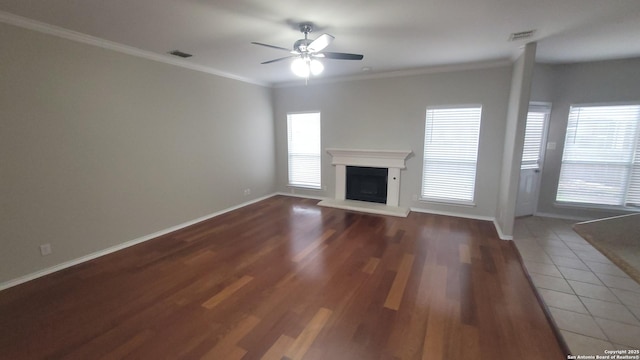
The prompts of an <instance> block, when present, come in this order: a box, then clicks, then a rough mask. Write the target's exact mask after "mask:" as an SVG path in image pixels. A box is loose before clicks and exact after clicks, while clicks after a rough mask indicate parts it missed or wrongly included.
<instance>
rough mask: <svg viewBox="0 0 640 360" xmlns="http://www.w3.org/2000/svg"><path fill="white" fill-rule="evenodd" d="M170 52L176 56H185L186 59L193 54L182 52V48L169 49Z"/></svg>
mask: <svg viewBox="0 0 640 360" xmlns="http://www.w3.org/2000/svg"><path fill="white" fill-rule="evenodd" d="M169 54H171V55H174V56H179V57H181V58H184V59H186V58H190V57H192V56H193V55H191V54H187V53H186V52H182V51H180V50H173V51H169Z"/></svg>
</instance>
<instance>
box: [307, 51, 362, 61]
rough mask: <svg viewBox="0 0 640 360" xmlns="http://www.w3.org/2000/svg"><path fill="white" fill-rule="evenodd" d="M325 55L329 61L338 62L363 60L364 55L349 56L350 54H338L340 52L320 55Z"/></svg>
mask: <svg viewBox="0 0 640 360" xmlns="http://www.w3.org/2000/svg"><path fill="white" fill-rule="evenodd" d="M320 54H322V55H324V57H325V58H327V59H336V60H362V59H363V58H364V55H360V54H348V53H338V52H322V53H319V54H318V55H320Z"/></svg>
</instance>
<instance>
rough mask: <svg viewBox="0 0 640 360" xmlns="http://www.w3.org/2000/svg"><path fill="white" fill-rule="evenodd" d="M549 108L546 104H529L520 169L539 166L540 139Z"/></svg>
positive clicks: (542, 136)
mask: <svg viewBox="0 0 640 360" xmlns="http://www.w3.org/2000/svg"><path fill="white" fill-rule="evenodd" d="M550 111H551V109H550V107H549V106H548V105H530V106H529V112H528V113H527V127H526V130H525V134H524V148H523V150H522V164H521V169H522V170H526V169H532V170H536V169H539V168H540V161H541V159H540V156H541V154H542V140H543V139H544V130H545V125H546V123H547V119H548V117H549V113H550Z"/></svg>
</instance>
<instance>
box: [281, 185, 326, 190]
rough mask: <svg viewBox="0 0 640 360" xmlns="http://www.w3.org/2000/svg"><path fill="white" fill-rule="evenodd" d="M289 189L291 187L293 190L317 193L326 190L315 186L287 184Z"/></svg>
mask: <svg viewBox="0 0 640 360" xmlns="http://www.w3.org/2000/svg"><path fill="white" fill-rule="evenodd" d="M287 187H290V188H292V189H303V190H316V191H323V190H324V189H323V188H322V186H319V187H315V186H305V185H294V184H287Z"/></svg>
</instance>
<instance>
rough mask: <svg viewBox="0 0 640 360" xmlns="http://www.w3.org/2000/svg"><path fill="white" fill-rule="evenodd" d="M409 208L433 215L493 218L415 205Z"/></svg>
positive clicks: (485, 219)
mask: <svg viewBox="0 0 640 360" xmlns="http://www.w3.org/2000/svg"><path fill="white" fill-rule="evenodd" d="M410 210H411V211H415V212H419V213H423V214H435V215H444V216H453V217H459V218H465V219H473V220H482V221H493V220H495V219H494V218H492V217H490V216H478V215H470V214H462V213H456V212H449V211H438V210H429V209H423V208H416V207H412V208H410Z"/></svg>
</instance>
